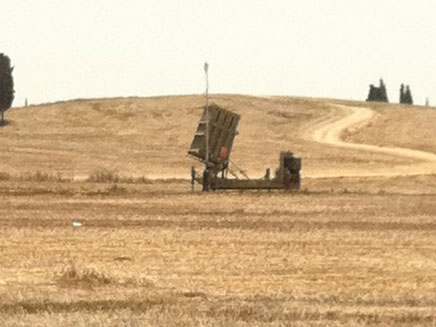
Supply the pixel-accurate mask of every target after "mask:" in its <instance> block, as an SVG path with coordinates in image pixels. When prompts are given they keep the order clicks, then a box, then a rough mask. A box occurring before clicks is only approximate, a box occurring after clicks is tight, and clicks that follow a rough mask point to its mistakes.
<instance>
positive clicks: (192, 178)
mask: <svg viewBox="0 0 436 327" xmlns="http://www.w3.org/2000/svg"><path fill="white" fill-rule="evenodd" d="M195 175H197V172H196V171H195V167H194V166H192V167H191V192H192V193H194V191H195Z"/></svg>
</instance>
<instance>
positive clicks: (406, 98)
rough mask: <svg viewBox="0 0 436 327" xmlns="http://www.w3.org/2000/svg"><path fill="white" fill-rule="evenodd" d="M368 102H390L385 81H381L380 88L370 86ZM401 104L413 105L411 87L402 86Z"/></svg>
mask: <svg viewBox="0 0 436 327" xmlns="http://www.w3.org/2000/svg"><path fill="white" fill-rule="evenodd" d="M366 101H372V102H389V99H388V94H387V92H386V85H385V83H384V82H383V79H380V84H379V86H374V85H373V84H371V85H370V86H369V94H368V97H367V99H366ZM400 103H402V104H413V97H412V91H411V90H410V86H409V85H406V86H405V85H404V84H401V86H400Z"/></svg>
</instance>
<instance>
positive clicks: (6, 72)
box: [0, 53, 15, 126]
mask: <svg viewBox="0 0 436 327" xmlns="http://www.w3.org/2000/svg"><path fill="white" fill-rule="evenodd" d="M13 70H14V67H11V60H10V59H9V57H8V56H6V55H4V54H3V53H0V112H1V120H0V125H2V126H3V125H4V124H5V116H4V115H5V112H6V111H7V110H8V109H9V108H10V107H11V105H12V101H14V93H15V91H14V79H13V77H12V71H13Z"/></svg>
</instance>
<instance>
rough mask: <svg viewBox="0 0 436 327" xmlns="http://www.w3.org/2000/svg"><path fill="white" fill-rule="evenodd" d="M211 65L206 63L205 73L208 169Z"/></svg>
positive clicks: (207, 157) (207, 160)
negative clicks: (209, 70) (209, 71)
mask: <svg viewBox="0 0 436 327" xmlns="http://www.w3.org/2000/svg"><path fill="white" fill-rule="evenodd" d="M208 69H209V64H208V63H207V62H205V63H204V71H205V73H206V115H205V116H206V135H205V136H206V137H205V141H206V169H207V164H208V162H209V77H208V74H207V73H208Z"/></svg>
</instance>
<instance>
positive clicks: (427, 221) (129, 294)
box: [0, 96, 436, 326]
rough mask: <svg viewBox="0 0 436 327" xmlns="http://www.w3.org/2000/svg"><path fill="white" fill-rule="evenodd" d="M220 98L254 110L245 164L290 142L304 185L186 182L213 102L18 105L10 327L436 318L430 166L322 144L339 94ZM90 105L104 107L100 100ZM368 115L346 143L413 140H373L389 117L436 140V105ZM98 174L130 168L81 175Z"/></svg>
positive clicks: (6, 270) (246, 111) (257, 166)
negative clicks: (255, 187)
mask: <svg viewBox="0 0 436 327" xmlns="http://www.w3.org/2000/svg"><path fill="white" fill-rule="evenodd" d="M214 100H215V102H217V103H218V104H221V105H223V106H226V107H229V109H232V110H235V111H238V112H240V113H241V114H242V120H241V126H240V133H241V134H240V136H238V139H237V140H236V144H235V149H234V150H235V151H234V158H235V161H237V162H238V163H242V165H243V166H244V167H246V168H247V170H248V173H249V174H250V172H252V175H255V176H256V174H257V175H260V174H262V173H263V170H264V168H266V167H271V168H274V167H275V166H276V165H277V161H278V153H279V151H280V150H285V149H291V150H293V151H294V152H295V153H296V154H297V155H299V156H301V157H303V164H304V173H303V176H304V179H303V189H302V191H300V192H291V193H285V192H270V193H268V192H256V191H252V192H244V193H242V194H241V193H239V192H217V193H211V194H202V193H201V192H199V191H196V193H195V194H191V193H190V184H189V182H188V181H187V180H186V179H181V177H184V176H185V175H188V174H189V167H190V165H191V164H193V163H195V162H194V161H192V160H191V159H189V158H186V156H185V153H186V150H187V148H188V147H189V143H190V141H191V137H192V133H193V131H194V130H195V125H196V122H197V120H198V118H199V117H198V116H199V114H200V112H201V108H199V107H200V106H201V104H202V99H201V97H183V98H166V99H120V100H104V101H98V100H94V101H85V102H71V103H66V104H59V105H52V106H47V107H35V108H27V109H17V110H14V111H11V112H10V113H8V117H9V119H10V120H11V124H10V125H8V126H7V127H6V128H4V129H2V130H1V131H0V142H1V143H2V144H3V152H4V159H3V160H2V163H1V165H0V168H1V169H0V203H2V205H1V206H0V316H1V318H2V319H1V320H2V325H5V326H361V325H362V326H365V325H380V326H383V325H385V326H394V325H395V326H415V325H420V326H422V325H435V324H436V276H435V271H436V254H435V253H436V233H435V232H436V219H435V218H436V209H435V204H436V192H435V191H434V190H435V189H436V175H434V174H433V173H432V169H433V167H434V163H433V162H432V161H431V160H427V161H426V162H425V163H423V160H422V159H421V160H420V159H418V158H416V157H412V156H405V155H400V154H397V155H395V153H393V152H392V151H391V152H390V151H386V152H383V151H381V152H380V151H378V152H377V151H375V152H372V151H370V150H367V151H364V150H362V149H359V148H353V147H343V146H339V145H335V144H334V142H333V141H334V140H335V137H333V136H334V135H333V136H332V135H330V136H329V137H328V139H329V140H333V141H332V142H331V143H330V144H323V143H322V142H323V140H324V139H321V140H318V141H315V140H314V139H313V134H314V133H316V131H319V130H320V129H321V128H325V126H328V125H327V124H334V123H335V121H337V120H338V119H340V118H341V117H345V116H346V115H347V114H348V113H347V110H346V108H345V107H343V106H344V103H342V102H334V101H330V100H311V99H292V98H272V99H269V98H254V97H239V96H216V97H215V99H214ZM95 104H97V105H99V106H95V108H97V107H98V108H100V110H103V112H102V113H96V112H95V111H96V110H94V111H91V110H93V109H92V108H93V106H94V105H95ZM345 106H350V107H353V108H354V107H359V106H363V105H362V104H359V103H345ZM370 109H371V110H373V111H374V112H375V116H374V117H373V118H372V119H371V121H368V122H361V123H360V124H359V125H358V126H357V127H356V125H354V126H350V127H349V128H347V129H346V130H344V131H343V132H341V135H339V136H338V137H340V138H341V139H343V140H345V141H346V142H349V143H353V142H354V143H366V144H375V145H381V146H385V147H387V146H389V147H400V146H401V145H402V143H403V141H401V140H402V138H403V137H404V136H401V137H393V136H392V135H391V134H389V135H390V136H389V137H387V136H386V137H385V136H383V135H381V136H379V134H380V131H382V130H383V131H386V129H383V127H382V125H381V124H382V123H383V122H385V121H387V122H390V121H392V122H395V124H401V126H403V128H404V129H413V128H414V127H415V129H416V130H419V131H418V132H417V133H418V134H419V133H422V134H425V133H427V134H425V135H429V136H430V138H428V137H427V138H425V139H416V138H414V137H413V138H412V140H410V139H409V138H407V142H406V143H405V145H404V147H407V148H409V149H415V150H419V151H428V152H431V150H432V144H434V141H435V138H434V137H433V138H431V133H429V132H428V131H427V130H426V128H428V127H425V126H426V125H425V124H424V127H423V124H422V121H427V120H428V119H433V120H435V121H436V110H435V113H433V111H431V110H430V109H422V108H420V109H418V108H414V107H407V108H400V110H395V109H396V107H395V106H386V107H384V108H381V109H379V108H372V107H370ZM390 109H391V110H390ZM105 110H107V112H106V114H104V111H105ZM111 110H112V111H111ZM123 110H126V111H123ZM153 110H154V111H153ZM175 110H181V111H182V112H183V113H184V114H183V115H176V114H174V111H175ZM410 110H413V111H414V112H413V115H414V116H416V117H418V118H417V120H411V119H409V118H408V117H409V116H410ZM88 111H89V112H88ZM126 112H130V116H129V117H127V118H119V117H121V116H123V115H126ZM151 112H154V114H155V115H157V116H156V117H157V118H154V120H153V119H152V118H151V116H150V115H152V114H151ZM159 113H160V114H161V116H159ZM96 114H98V115H102V117H106V118H104V119H103V118H101V117H100V118H101V119H97V117H94V118H95V119H92V117H91V116H92V115H96ZM89 115H91V116H89ZM147 115H149V116H147ZM423 115H424V116H425V117H424V118H422V117H423ZM29 117H30V118H29ZM123 117H124V116H123ZM165 117H167V118H165ZM169 118H171V119H169ZM176 118H177V119H176ZM165 119H169V121H170V122H168V123H167V122H165ZM64 123H65V126H64V129H62V125H63V124H64ZM385 124H386V125H389V123H385ZM42 125H44V126H42ZM165 126H167V129H165V128H163V127H165ZM332 126H333V125H332ZM170 127H172V128H170ZM327 130H329V128H327ZM331 130H333V128H332V129H331ZM127 131H129V133H127ZM365 131H367V132H365ZM123 135H124V136H123ZM259 135H266V136H265V137H264V139H260V138H259ZM326 139H327V136H326ZM414 139H416V140H418V141H413V140H414ZM363 141H364V142H363ZM399 142H401V143H399ZM404 142H405V141H404ZM423 144H424V145H423ZM406 145H407V146H406ZM166 149H169V151H166ZM35 167H37V168H35ZM407 167H410V169H411V170H413V169H414V168H416V167H419V169H422V170H421V171H415V173H414V174H407V173H403V172H404V171H405V170H406V168H407ZM102 169H107V170H109V171H112V170H115V171H116V172H117V173H118V174H119V175H120V176H121V177H120V178H118V179H117V178H116V177H117V176H115V175H116V173H115V172H112V173H109V174H108V176H106V179H102V180H98V179H95V178H94V179H92V178H91V179H89V180H87V177H88V176H90V175H91V176H94V175H95V171H98V170H102ZM36 171H39V172H38V173H37V172H36ZM397 171H398V173H397V174H395V172H397ZM387 172H389V174H387ZM392 172H393V173H392ZM416 172H421V173H420V174H419V173H418V174H416ZM93 174H94V175H93ZM398 175H401V176H398ZM169 177H178V179H168V178H169ZM73 222H81V223H82V226H81V227H73Z"/></svg>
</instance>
